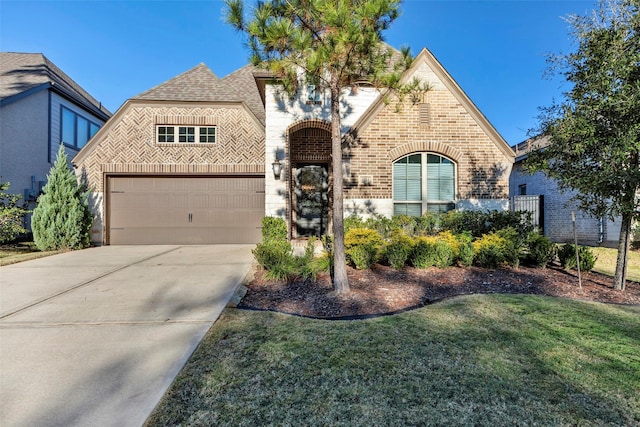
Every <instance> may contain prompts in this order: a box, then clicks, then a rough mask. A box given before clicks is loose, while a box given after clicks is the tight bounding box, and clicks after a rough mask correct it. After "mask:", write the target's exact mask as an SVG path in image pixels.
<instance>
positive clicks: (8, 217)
mask: <svg viewBox="0 0 640 427" xmlns="http://www.w3.org/2000/svg"><path fill="white" fill-rule="evenodd" d="M9 186H10V184H9V183H8V182H4V183H3V182H1V181H0V243H7V242H11V241H13V240H15V239H16V238H17V237H18V236H19V235H20V234H24V233H26V232H27V230H26V229H25V228H24V226H23V224H24V216H25V215H26V214H27V213H28V212H29V211H28V210H26V209H24V208H22V207H20V206H18V201H19V200H20V199H21V198H22V196H20V195H19V194H9V193H5V191H7V190H8V189H9Z"/></svg>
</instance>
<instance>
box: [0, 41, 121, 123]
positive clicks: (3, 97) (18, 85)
mask: <svg viewBox="0 0 640 427" xmlns="http://www.w3.org/2000/svg"><path fill="white" fill-rule="evenodd" d="M40 87H42V88H45V87H51V88H53V90H57V91H59V92H61V93H63V94H65V95H66V96H69V97H71V98H72V99H73V100H75V101H77V102H79V103H80V104H83V105H84V106H85V107H86V108H88V109H90V110H93V112H94V113H96V114H97V115H98V116H103V117H104V118H105V119H106V118H108V117H109V116H111V112H110V111H109V110H108V109H107V108H105V107H104V106H103V105H102V104H101V103H100V102H98V101H97V100H96V99H95V98H94V97H92V96H91V95H89V93H88V92H87V91H85V90H84V89H83V88H82V87H80V85H79V84H77V83H76V82H74V81H73V79H71V77H69V76H68V75H66V74H65V73H64V72H63V71H62V70H61V69H60V68H58V67H57V66H56V65H55V64H54V63H53V62H51V61H50V60H49V59H48V58H47V57H46V56H44V55H43V54H41V53H18V52H0V101H3V103H4V102H11V99H12V97H18V96H19V95H21V94H23V93H25V92H28V91H32V90H38V88H40Z"/></svg>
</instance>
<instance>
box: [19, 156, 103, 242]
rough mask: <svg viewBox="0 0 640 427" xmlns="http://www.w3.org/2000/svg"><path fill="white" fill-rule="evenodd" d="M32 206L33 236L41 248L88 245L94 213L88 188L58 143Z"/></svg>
mask: <svg viewBox="0 0 640 427" xmlns="http://www.w3.org/2000/svg"><path fill="white" fill-rule="evenodd" d="M43 193H44V194H42V195H41V196H40V197H39V198H38V205H37V206H36V208H35V209H34V210H33V216H32V218H31V228H32V230H33V240H34V242H35V244H36V246H37V247H38V249H40V250H54V249H82V248H86V247H88V246H89V245H90V236H89V230H90V228H91V223H92V222H93V215H92V214H91V211H90V210H89V203H88V200H87V196H88V192H87V189H86V186H85V185H84V184H79V183H78V181H77V179H76V177H75V175H74V174H73V172H72V171H71V169H69V164H68V159H67V153H66V152H65V149H64V146H63V145H62V144H60V148H59V150H58V155H57V157H56V161H55V163H54V164H53V166H52V167H51V170H50V171H49V175H48V177H47V184H46V185H45V186H44V189H43Z"/></svg>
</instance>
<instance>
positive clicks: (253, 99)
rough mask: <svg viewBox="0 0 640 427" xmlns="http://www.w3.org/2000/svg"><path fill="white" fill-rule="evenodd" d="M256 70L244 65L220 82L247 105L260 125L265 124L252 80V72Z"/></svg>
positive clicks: (254, 81) (258, 94)
mask: <svg viewBox="0 0 640 427" xmlns="http://www.w3.org/2000/svg"><path fill="white" fill-rule="evenodd" d="M257 70H258V68H256V67H254V66H253V65H246V66H244V67H242V68H240V69H239V70H236V71H234V72H233V73H231V74H229V75H227V76H225V77H224V78H223V79H222V81H223V82H224V83H225V84H227V86H228V88H229V89H230V90H232V91H233V92H234V95H235V96H236V97H237V99H238V100H240V101H242V102H244V103H245V104H247V106H248V107H249V109H250V110H251V111H252V112H253V114H255V115H256V117H257V118H258V120H260V122H261V123H262V124H264V122H265V112H264V104H263V103H262V98H260V92H259V91H258V86H257V84H256V80H255V78H254V75H253V73H254V71H257Z"/></svg>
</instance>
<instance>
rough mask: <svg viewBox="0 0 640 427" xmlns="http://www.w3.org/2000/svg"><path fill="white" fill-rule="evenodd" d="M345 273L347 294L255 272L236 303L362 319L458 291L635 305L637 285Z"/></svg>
mask: <svg viewBox="0 0 640 427" xmlns="http://www.w3.org/2000/svg"><path fill="white" fill-rule="evenodd" d="M348 276H349V283H350V286H351V292H349V293H348V294H346V295H335V294H333V293H332V290H333V288H332V285H331V278H330V277H329V275H328V274H323V275H320V276H319V277H318V280H317V281H315V282H303V281H294V282H292V283H283V282H274V281H269V280H266V279H265V278H264V273H263V272H262V271H260V270H258V271H256V273H255V277H254V279H253V280H252V281H251V282H250V283H248V284H247V288H248V291H247V294H246V295H245V297H244V298H243V299H242V301H241V302H240V304H239V306H238V307H239V308H246V309H257V310H270V311H278V312H283V313H289V314H295V315H300V316H305V317H313V318H321V319H336V318H363V317H371V316H377V315H383V314H390V313H398V312H402V311H406V310H408V309H412V308H417V307H422V306H424V305H427V304H430V303H433V302H436V301H439V300H442V299H443V298H448V297H453V296H457V295H467V294H492V293H500V294H531V295H549V296H556V297H563V298H571V299H576V300H581V301H597V302H603V303H615V304H631V305H640V283H635V282H627V286H626V289H625V291H617V290H614V289H613V288H612V283H613V279H612V278H611V277H608V276H605V275H602V274H599V273H594V272H590V273H583V275H582V289H580V288H579V286H578V276H577V272H575V271H565V270H563V269H561V268H559V267H555V266H552V267H548V268H544V269H543V268H529V267H519V268H513V269H499V270H487V269H483V268H478V267H466V268H460V267H451V268H446V269H438V268H429V269H417V268H410V267H405V268H404V269H403V270H400V271H396V270H393V269H391V268H390V267H387V266H384V265H379V264H378V265H375V266H374V267H373V268H372V269H371V270H355V269H352V268H348Z"/></svg>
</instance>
